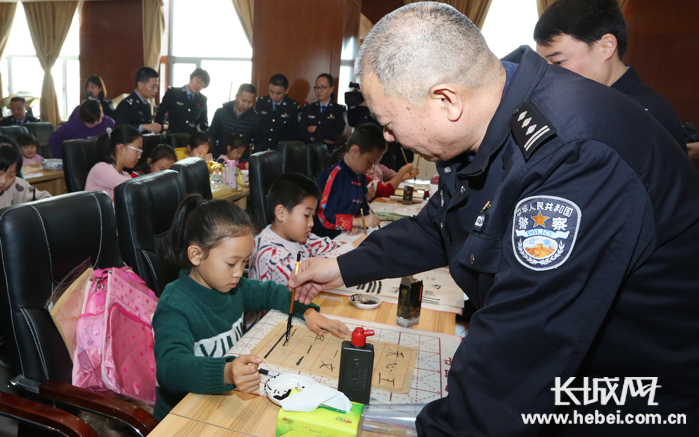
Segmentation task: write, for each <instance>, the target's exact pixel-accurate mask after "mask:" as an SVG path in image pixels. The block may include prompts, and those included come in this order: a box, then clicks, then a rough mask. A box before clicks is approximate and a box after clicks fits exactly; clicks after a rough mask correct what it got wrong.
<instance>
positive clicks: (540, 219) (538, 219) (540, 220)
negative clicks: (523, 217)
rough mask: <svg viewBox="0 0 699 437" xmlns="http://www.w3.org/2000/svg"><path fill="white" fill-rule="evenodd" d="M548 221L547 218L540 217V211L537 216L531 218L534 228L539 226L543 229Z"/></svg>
mask: <svg viewBox="0 0 699 437" xmlns="http://www.w3.org/2000/svg"><path fill="white" fill-rule="evenodd" d="M548 219H549V217H546V216H544V215H541V211H539V214H537V215H535V216H534V217H532V220H534V227H537V226H541V227H542V228H545V227H546V220H548Z"/></svg>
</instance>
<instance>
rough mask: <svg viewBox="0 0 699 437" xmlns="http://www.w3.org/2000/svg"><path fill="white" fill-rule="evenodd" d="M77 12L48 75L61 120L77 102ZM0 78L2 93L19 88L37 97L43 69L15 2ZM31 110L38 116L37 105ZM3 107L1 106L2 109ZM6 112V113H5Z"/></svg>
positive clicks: (6, 94) (23, 17)
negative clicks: (51, 81)
mask: <svg viewBox="0 0 699 437" xmlns="http://www.w3.org/2000/svg"><path fill="white" fill-rule="evenodd" d="M78 12H79V11H77V10H76V13H75V16H74V17H73V22H72V23H71V25H70V31H68V36H67V37H66V40H65V42H64V43H63V48H62V49H61V55H60V56H59V58H58V59H57V60H56V63H55V64H54V66H53V68H52V69H51V75H52V76H53V81H54V86H55V87H56V97H57V100H58V109H59V112H60V114H61V118H62V119H64V120H65V119H67V118H68V116H69V115H70V113H71V112H72V111H73V108H75V107H76V106H78V105H79V104H80V86H81V85H80V61H79V60H78V55H79V52H80V42H79V27H80V25H79V24H78V15H79V14H78ZM0 73H2V77H3V94H4V95H5V96H8V95H10V94H15V93H18V92H20V91H22V92H25V93H28V94H31V95H33V96H37V97H41V86H42V84H43V81H44V70H43V69H42V68H41V65H40V64H39V59H38V58H37V57H36V50H34V44H33V43H32V37H31V35H30V33H29V26H28V25H27V17H26V15H25V13H24V7H22V4H21V3H19V4H18V5H17V13H16V14H15V18H14V21H13V24H12V32H11V33H10V38H9V39H8V41H7V46H6V47H5V53H4V58H3V59H2V61H0ZM31 109H32V112H33V113H34V116H35V117H39V115H40V113H39V104H38V102H37V104H36V105H32V108H31ZM4 110H5V108H3V111H4ZM8 114H9V112H8Z"/></svg>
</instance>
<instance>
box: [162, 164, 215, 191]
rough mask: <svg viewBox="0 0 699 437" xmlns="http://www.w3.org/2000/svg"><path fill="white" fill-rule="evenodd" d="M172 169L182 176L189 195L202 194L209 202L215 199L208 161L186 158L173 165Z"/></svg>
mask: <svg viewBox="0 0 699 437" xmlns="http://www.w3.org/2000/svg"><path fill="white" fill-rule="evenodd" d="M171 169H172V170H175V171H176V172H177V173H179V174H180V177H181V178H182V180H183V182H184V189H185V191H186V192H187V194H193V193H197V194H201V195H202V197H204V199H207V200H210V199H212V198H213V196H212V195H211V185H210V183H209V167H208V166H207V165H206V161H204V160H203V159H201V158H185V159H183V160H181V161H177V162H176V163H174V164H172V167H171Z"/></svg>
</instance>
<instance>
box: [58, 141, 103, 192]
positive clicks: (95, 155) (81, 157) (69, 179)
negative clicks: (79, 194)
mask: <svg viewBox="0 0 699 437" xmlns="http://www.w3.org/2000/svg"><path fill="white" fill-rule="evenodd" d="M61 155H62V156H63V174H64V177H65V180H66V188H68V192H69V193H74V192H76V191H85V182H86V181H87V175H88V174H89V173H90V170H91V169H92V167H93V166H94V165H95V164H97V163H98V162H102V161H103V160H104V159H105V155H106V152H105V151H104V150H102V148H101V147H98V146H97V139H91V140H68V141H64V142H63V144H61Z"/></svg>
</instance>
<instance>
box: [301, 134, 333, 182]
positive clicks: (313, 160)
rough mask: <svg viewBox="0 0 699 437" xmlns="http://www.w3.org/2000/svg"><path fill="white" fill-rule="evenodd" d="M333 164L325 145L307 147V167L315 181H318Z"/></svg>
mask: <svg viewBox="0 0 699 437" xmlns="http://www.w3.org/2000/svg"><path fill="white" fill-rule="evenodd" d="M332 164H333V163H331V162H330V154H328V146H327V145H326V144H325V143H313V144H307V145H306V166H307V167H308V173H309V174H308V175H309V176H310V177H311V178H312V179H313V180H316V179H318V176H320V174H321V173H323V172H324V171H325V170H327V169H328V167H330V166H331V165H332Z"/></svg>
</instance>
